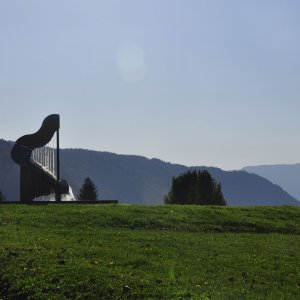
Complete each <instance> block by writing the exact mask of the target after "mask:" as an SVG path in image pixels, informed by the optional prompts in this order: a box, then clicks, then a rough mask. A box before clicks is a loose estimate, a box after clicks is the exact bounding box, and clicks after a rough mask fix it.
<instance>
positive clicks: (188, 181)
mask: <svg viewBox="0 0 300 300" xmlns="http://www.w3.org/2000/svg"><path fill="white" fill-rule="evenodd" d="M165 203H166V204H199V205H226V201H225V199H224V196H223V194H222V188H221V184H220V183H217V182H216V181H215V180H214V179H213V178H212V176H211V175H210V174H209V173H208V172H207V171H206V170H204V171H200V170H198V171H197V170H193V171H188V172H186V173H183V174H181V175H179V176H177V177H173V179H172V186H171V189H170V191H169V193H168V194H167V195H166V196H165Z"/></svg>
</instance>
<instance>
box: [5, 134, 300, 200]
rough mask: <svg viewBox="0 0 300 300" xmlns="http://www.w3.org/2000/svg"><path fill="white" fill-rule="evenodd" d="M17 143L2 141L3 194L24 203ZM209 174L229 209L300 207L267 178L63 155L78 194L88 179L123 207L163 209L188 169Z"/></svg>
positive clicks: (98, 155) (100, 155) (76, 152)
mask: <svg viewBox="0 0 300 300" xmlns="http://www.w3.org/2000/svg"><path fill="white" fill-rule="evenodd" d="M12 145H13V144H12V143H11V142H7V141H4V140H0V189H1V190H2V191H3V193H4V194H5V195H6V198H7V200H11V201H13V200H18V199H19V166H17V165H16V164H15V163H14V162H13V161H12V160H11V158H10V150H11V148H12ZM195 168H197V169H206V170H208V171H209V172H210V173H211V175H212V176H213V177H214V178H215V179H216V180H217V181H219V182H221V184H222V191H223V193H224V196H225V198H226V201H227V203H228V204H229V205H285V204H288V205H299V204H300V203H299V202H298V201H297V200H296V199H295V198H293V197H292V196H290V195H289V194H288V193H287V192H285V191H284V190H283V189H282V188H281V187H280V186H278V185H275V184H273V183H271V182H270V181H268V180H267V179H265V178H262V177H260V176H258V175H255V174H249V173H247V172H245V171H230V172H228V171H223V170H221V169H218V168H211V167H191V168H189V167H186V166H183V165H177V164H171V163H167V162H163V161H161V160H159V159H148V158H145V157H142V156H134V155H119V154H114V153H109V152H98V151H91V150H82V149H62V150H61V177H62V178H64V179H67V181H68V183H69V184H70V185H71V187H72V188H73V190H74V193H75V194H77V193H78V190H79V188H80V186H81V185H82V182H83V180H84V178H85V177H87V176H90V177H91V178H92V179H93V180H94V182H95V184H96V185H97V187H98V191H99V195H100V197H101V199H118V200H119V201H120V202H121V203H137V204H162V203H163V197H164V195H165V194H166V193H167V192H168V191H169V188H170V185H171V180H172V177H173V176H176V175H179V174H180V173H182V172H184V171H187V170H188V169H195Z"/></svg>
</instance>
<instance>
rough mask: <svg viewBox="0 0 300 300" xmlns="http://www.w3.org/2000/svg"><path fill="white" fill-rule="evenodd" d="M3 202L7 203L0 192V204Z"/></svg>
mask: <svg viewBox="0 0 300 300" xmlns="http://www.w3.org/2000/svg"><path fill="white" fill-rule="evenodd" d="M2 201H5V197H4V195H3V194H2V192H1V191H0V202H2Z"/></svg>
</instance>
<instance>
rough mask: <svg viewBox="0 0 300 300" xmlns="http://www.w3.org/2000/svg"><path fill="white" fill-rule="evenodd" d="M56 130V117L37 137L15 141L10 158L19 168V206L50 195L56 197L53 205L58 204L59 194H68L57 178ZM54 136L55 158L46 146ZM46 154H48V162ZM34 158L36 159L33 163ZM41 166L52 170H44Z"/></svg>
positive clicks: (58, 168)
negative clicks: (20, 203) (46, 165)
mask: <svg viewBox="0 0 300 300" xmlns="http://www.w3.org/2000/svg"><path fill="white" fill-rule="evenodd" d="M59 127H60V120H59V115H57V114H53V115H49V116H48V117H47V118H45V120H44V121H43V123H42V126H41V128H40V129H39V130H38V131H37V132H36V133H33V134H29V135H24V136H22V137H20V138H19V139H18V140H17V141H16V143H15V145H14V147H13V149H12V151H11V157H12V159H13V160H14V161H15V162H16V163H17V164H19V165H20V201H21V202H32V201H33V200H34V199H35V198H38V197H41V196H48V195H51V194H53V195H55V199H56V201H60V200H61V195H62V194H68V193H69V186H68V184H67V182H66V181H65V180H63V179H60V174H59V172H60V166H59ZM55 133H56V143H57V144H56V155H55V156H54V152H53V150H54V149H53V148H49V146H48V147H45V146H46V145H47V144H48V143H49V142H50V141H51V140H52V138H53V136H54V134H55ZM35 151H37V152H36V153H35ZM46 153H51V160H50V158H49V155H48V154H46ZM52 153H53V155H52ZM35 156H36V157H37V158H39V159H37V160H36V159H35ZM54 157H55V160H56V161H54ZM43 162H46V163H48V166H52V167H51V168H50V167H49V168H47V167H45V166H44V163H43ZM54 164H55V165H54ZM54 170H55V172H54Z"/></svg>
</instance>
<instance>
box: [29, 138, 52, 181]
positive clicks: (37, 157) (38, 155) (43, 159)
mask: <svg viewBox="0 0 300 300" xmlns="http://www.w3.org/2000/svg"><path fill="white" fill-rule="evenodd" d="M56 151H57V147H56V138H55V137H53V138H52V139H51V140H50V142H49V143H48V144H47V145H45V146H43V147H40V148H36V149H34V150H33V153H32V159H33V160H34V161H35V162H36V163H37V164H38V165H40V166H41V167H42V168H43V169H44V170H45V171H46V172H48V173H50V174H51V175H53V176H54V177H55V178H57V173H56V170H57V167H56V155H57V154H56Z"/></svg>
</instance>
